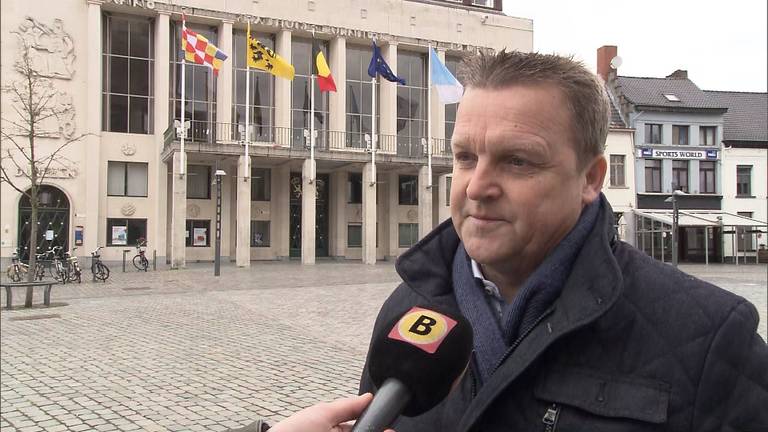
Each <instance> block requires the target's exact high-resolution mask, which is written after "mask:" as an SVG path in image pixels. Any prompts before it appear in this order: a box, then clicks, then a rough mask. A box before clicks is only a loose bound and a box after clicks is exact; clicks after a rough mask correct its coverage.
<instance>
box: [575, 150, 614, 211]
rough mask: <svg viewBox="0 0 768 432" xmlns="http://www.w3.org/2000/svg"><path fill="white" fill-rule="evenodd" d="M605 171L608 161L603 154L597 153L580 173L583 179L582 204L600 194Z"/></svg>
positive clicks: (589, 201) (588, 202)
mask: <svg viewBox="0 0 768 432" xmlns="http://www.w3.org/2000/svg"><path fill="white" fill-rule="evenodd" d="M606 171H608V162H606V160H605V156H603V155H598V156H597V157H595V158H594V159H593V160H592V162H590V163H589V165H588V166H587V168H586V169H585V171H584V173H583V174H582V175H583V176H584V180H585V182H584V189H583V190H582V191H581V203H582V204H584V205H587V204H590V203H592V202H593V201H594V200H596V199H597V197H598V196H600V191H602V190H603V182H604V181H605V173H606Z"/></svg>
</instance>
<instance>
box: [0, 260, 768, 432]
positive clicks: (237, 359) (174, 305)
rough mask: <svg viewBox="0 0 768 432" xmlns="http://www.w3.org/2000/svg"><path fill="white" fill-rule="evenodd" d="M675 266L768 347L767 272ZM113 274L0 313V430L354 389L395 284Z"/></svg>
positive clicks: (208, 422) (276, 270)
mask: <svg viewBox="0 0 768 432" xmlns="http://www.w3.org/2000/svg"><path fill="white" fill-rule="evenodd" d="M683 269H684V270H685V271H688V272H689V273H692V274H694V275H696V276H698V277H700V278H702V279H705V280H708V281H711V282H713V283H715V284H718V285H720V286H723V287H725V288H727V289H729V290H732V291H734V292H736V293H738V294H740V295H743V296H746V297H748V298H749V299H750V300H751V301H752V302H753V303H755V304H756V305H757V306H758V309H759V310H760V311H761V329H760V332H761V334H762V335H763V337H764V338H765V335H766V327H765V321H766V310H765V309H766V276H767V275H768V268H767V267H766V266H764V265H761V266H757V265H749V266H739V267H738V268H737V267H735V266H721V265H712V266H709V267H705V266H703V265H702V266H683ZM113 272H114V273H113V275H112V278H111V279H110V280H109V281H108V282H107V283H93V282H90V281H87V282H84V283H83V284H80V285H73V284H69V285H58V286H54V289H53V294H52V298H53V303H54V304H53V306H52V307H50V308H43V307H36V308H32V309H18V308H16V309H14V310H11V311H6V310H3V311H2V312H1V313H0V324H1V325H2V328H1V329H0V365H1V369H2V371H1V376H0V430H2V431H3V432H5V431H23V432H34V431H140V430H141V431H222V430H226V429H227V428H232V427H239V426H243V425H245V424H248V423H250V422H251V421H253V420H255V419H257V418H266V419H269V420H271V421H275V420H279V419H281V418H283V417H285V416H287V415H289V414H290V413H293V412H295V411H296V410H298V409H300V408H302V407H305V406H309V405H311V404H313V403H316V402H318V401H322V400H331V399H335V398H338V397H341V396H345V395H349V394H353V393H354V392H355V390H356V385H357V380H358V377H359V374H360V370H361V368H362V364H363V361H364V357H365V352H366V349H367V344H368V340H369V337H370V331H371V328H372V325H373V318H374V317H375V314H376V312H377V311H378V308H379V306H380V305H381V303H382V302H383V301H384V299H385V298H386V297H387V295H388V294H389V292H391V290H392V289H393V288H394V287H395V286H396V284H397V281H398V280H399V277H398V276H397V274H396V273H395V271H394V269H393V267H392V263H382V264H379V265H376V266H363V265H361V264H358V263H336V262H320V263H318V264H317V265H315V266H301V265H299V264H297V263H258V264H254V265H253V266H252V267H251V268H250V269H237V268H235V267H232V266H230V265H225V266H224V267H223V268H222V276H221V277H220V278H215V277H213V275H212V266H211V265H210V264H200V265H191V266H190V267H189V268H188V269H186V270H183V271H168V270H162V271H157V272H149V273H146V274H143V273H136V272H129V273H122V272H120V271H119V268H118V269H117V271H115V269H113ZM21 294H22V293H17V294H16V299H15V300H14V304H18V303H21V302H23V299H22V298H21V297H22V295H21ZM3 300H4V299H3ZM36 300H38V298H37V295H36ZM3 306H4V304H3Z"/></svg>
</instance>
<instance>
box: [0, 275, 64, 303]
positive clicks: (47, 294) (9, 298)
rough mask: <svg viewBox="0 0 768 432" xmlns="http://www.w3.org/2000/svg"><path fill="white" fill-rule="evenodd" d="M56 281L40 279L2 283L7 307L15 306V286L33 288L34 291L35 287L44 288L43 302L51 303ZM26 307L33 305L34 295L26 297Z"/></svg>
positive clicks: (0, 285)
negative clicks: (52, 289) (52, 290)
mask: <svg viewBox="0 0 768 432" xmlns="http://www.w3.org/2000/svg"><path fill="white" fill-rule="evenodd" d="M54 283H56V282H49V281H39V282H18V283H0V287H3V288H5V301H6V305H5V308H6V309H11V308H12V306H13V289H14V288H31V289H32V290H33V291H34V289H35V287H42V288H43V304H44V305H46V306H50V305H51V288H53V284H54ZM24 307H32V296H30V297H29V298H26V299H25V301H24Z"/></svg>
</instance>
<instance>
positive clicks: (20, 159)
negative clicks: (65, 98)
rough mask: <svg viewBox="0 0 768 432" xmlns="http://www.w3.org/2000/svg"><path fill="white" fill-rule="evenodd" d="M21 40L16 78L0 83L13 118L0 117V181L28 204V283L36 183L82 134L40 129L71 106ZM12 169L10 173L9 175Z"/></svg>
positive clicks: (37, 202) (67, 112) (62, 116)
mask: <svg viewBox="0 0 768 432" xmlns="http://www.w3.org/2000/svg"><path fill="white" fill-rule="evenodd" d="M21 43H22V53H21V58H20V59H19V60H18V61H17V62H16V64H15V65H14V68H15V70H16V72H18V73H19V75H20V77H21V79H20V80H18V81H13V82H11V83H9V84H7V85H5V86H3V88H2V90H3V92H4V93H6V94H8V95H9V96H10V97H11V99H12V101H13V105H12V111H11V114H12V115H13V114H14V113H15V117H14V118H8V117H6V116H3V117H2V123H3V125H2V129H1V130H0V137H1V138H2V139H1V140H0V141H1V142H2V146H0V173H1V174H2V175H1V176H0V182H6V183H8V184H9V185H10V186H11V187H12V188H13V189H15V190H16V191H18V192H19V193H21V194H22V195H23V196H25V197H27V198H28V199H29V202H30V204H31V207H32V215H31V217H30V221H29V224H30V243H29V271H28V272H27V280H28V281H30V282H31V281H33V280H34V276H35V272H34V269H35V261H36V260H35V251H36V250H37V237H38V227H37V221H38V214H39V207H40V200H39V196H38V195H39V190H40V187H41V186H42V185H43V184H44V182H45V181H46V178H48V177H49V176H50V173H51V169H52V168H55V165H56V164H59V163H61V162H60V161H61V155H60V153H61V151H62V150H64V149H65V148H66V147H67V146H69V145H70V144H72V143H74V142H77V141H80V140H81V139H83V138H84V137H85V136H86V135H87V134H80V135H77V136H74V129H71V130H68V131H62V130H58V131H51V130H50V129H46V128H45V122H46V121H47V122H48V123H50V120H52V119H55V120H62V119H71V118H72V117H73V116H72V113H71V112H70V110H71V106H67V105H66V104H64V105H62V104H61V103H60V101H59V100H58V99H59V98H60V92H59V91H58V90H56V88H55V87H54V86H53V84H52V83H51V81H50V80H49V79H47V78H45V77H43V76H41V75H40V74H39V73H38V72H37V71H36V70H35V68H34V65H33V59H32V58H31V47H30V46H29V45H27V44H26V43H25V42H24V41H23V40H22V41H21ZM54 139H55V140H54ZM14 171H15V175H12V173H14ZM27 300H28V302H30V303H31V300H32V289H31V288H30V289H28V290H27Z"/></svg>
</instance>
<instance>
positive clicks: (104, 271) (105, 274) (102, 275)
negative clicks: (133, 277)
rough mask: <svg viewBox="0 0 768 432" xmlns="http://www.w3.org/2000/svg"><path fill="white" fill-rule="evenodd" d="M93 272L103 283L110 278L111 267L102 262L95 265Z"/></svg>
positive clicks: (92, 268)
mask: <svg viewBox="0 0 768 432" xmlns="http://www.w3.org/2000/svg"><path fill="white" fill-rule="evenodd" d="M91 272H93V277H95V278H96V279H97V280H100V281H102V282H105V281H106V280H107V279H108V278H109V267H107V266H105V265H104V264H102V263H100V262H97V263H94V264H93V267H91Z"/></svg>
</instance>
